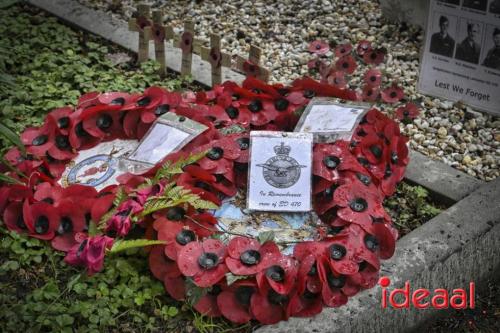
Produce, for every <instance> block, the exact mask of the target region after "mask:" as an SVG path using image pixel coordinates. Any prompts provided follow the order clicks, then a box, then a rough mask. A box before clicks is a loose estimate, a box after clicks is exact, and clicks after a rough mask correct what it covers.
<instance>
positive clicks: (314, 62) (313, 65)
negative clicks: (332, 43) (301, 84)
mask: <svg viewBox="0 0 500 333" xmlns="http://www.w3.org/2000/svg"><path fill="white" fill-rule="evenodd" d="M320 64H321V59H319V58H316V59H311V60H309V61H308V62H307V68H308V69H309V70H313V69H318V68H319V66H320Z"/></svg>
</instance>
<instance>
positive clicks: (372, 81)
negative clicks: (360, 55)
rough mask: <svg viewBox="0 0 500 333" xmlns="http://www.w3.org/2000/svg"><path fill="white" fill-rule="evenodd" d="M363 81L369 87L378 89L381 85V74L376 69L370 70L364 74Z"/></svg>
mask: <svg viewBox="0 0 500 333" xmlns="http://www.w3.org/2000/svg"><path fill="white" fill-rule="evenodd" d="M363 80H364V81H365V84H366V85H367V86H369V87H380V84H381V83H382V72H381V71H379V70H378V69H375V68H372V69H370V70H368V71H367V72H366V73H365V75H364V77H363Z"/></svg>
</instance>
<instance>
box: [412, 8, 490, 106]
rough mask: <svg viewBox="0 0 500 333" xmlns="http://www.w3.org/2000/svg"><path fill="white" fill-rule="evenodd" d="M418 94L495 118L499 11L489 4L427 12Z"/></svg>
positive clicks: (434, 9) (435, 9)
mask: <svg viewBox="0 0 500 333" xmlns="http://www.w3.org/2000/svg"><path fill="white" fill-rule="evenodd" d="M424 47H425V49H424V51H423V58H422V62H421V66H420V68H421V70H420V79H419V84H418V88H419V91H420V92H421V93H424V94H428V95H432V96H437V97H442V98H446V99H449V100H452V101H460V102H462V103H464V104H468V105H470V106H473V107H475V108H477V109H479V110H483V111H487V112H490V113H493V114H497V115H498V114H500V94H499V93H498V92H499V91H500V10H497V7H496V5H495V1H493V2H491V3H490V4H489V5H488V3H487V1H486V0H485V1H468V0H464V1H462V2H459V1H455V2H452V1H437V0H432V1H431V2H430V6H429V16H428V19H427V31H426V38H425V46H424Z"/></svg>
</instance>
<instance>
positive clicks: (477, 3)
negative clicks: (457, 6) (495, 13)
mask: <svg viewBox="0 0 500 333" xmlns="http://www.w3.org/2000/svg"><path fill="white" fill-rule="evenodd" d="M487 4H488V0H464V3H463V6H464V7H466V8H471V9H476V10H482V11H486V5H487Z"/></svg>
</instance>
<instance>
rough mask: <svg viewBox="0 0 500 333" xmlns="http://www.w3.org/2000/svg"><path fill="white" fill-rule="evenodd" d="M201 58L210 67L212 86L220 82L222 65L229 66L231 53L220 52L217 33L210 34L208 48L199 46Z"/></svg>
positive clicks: (219, 41) (219, 40)
mask: <svg viewBox="0 0 500 333" xmlns="http://www.w3.org/2000/svg"><path fill="white" fill-rule="evenodd" d="M201 59H203V60H205V61H208V62H209V63H210V65H211V67H212V86H215V85H216V84H221V83H222V67H223V66H224V67H231V55H229V54H227V53H222V51H221V38H220V36H219V35H215V34H211V35H210V48H205V47H202V48H201Z"/></svg>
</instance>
